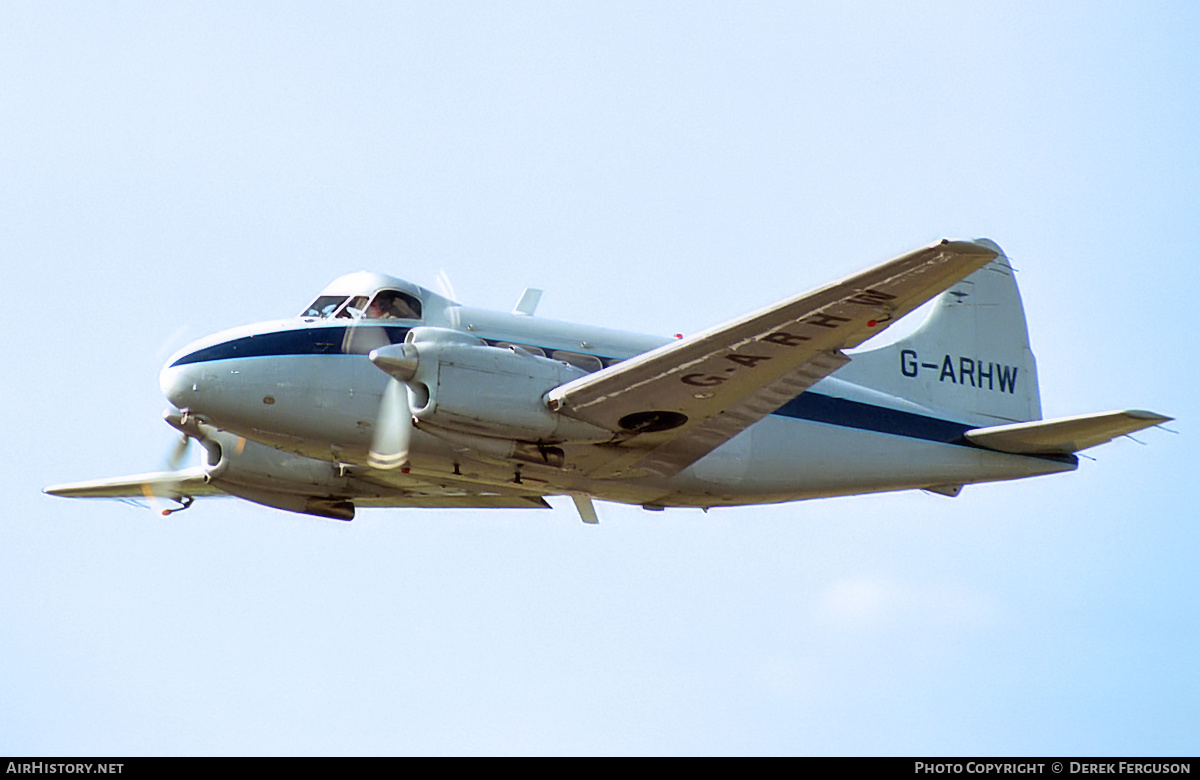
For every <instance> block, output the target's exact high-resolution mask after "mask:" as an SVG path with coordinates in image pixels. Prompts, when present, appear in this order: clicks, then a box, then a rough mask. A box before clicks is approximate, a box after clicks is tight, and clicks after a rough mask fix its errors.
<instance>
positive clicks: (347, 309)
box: [337, 295, 367, 320]
mask: <svg viewBox="0 0 1200 780" xmlns="http://www.w3.org/2000/svg"><path fill="white" fill-rule="evenodd" d="M366 311H367V296H365V295H356V296H354V297H353V298H351V299H350V302H349V303H347V304H346V305H345V306H343V307H342V308H341V311H339V312H338V313H337V316H338V317H342V318H348V319H353V320H357V319H358V318H360V317H362V316H363V314H365V313H366Z"/></svg>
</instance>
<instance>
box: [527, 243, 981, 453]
mask: <svg viewBox="0 0 1200 780" xmlns="http://www.w3.org/2000/svg"><path fill="white" fill-rule="evenodd" d="M997 256H998V252H997V251H996V250H995V249H993V248H991V247H990V246H987V245H985V244H984V243H982V242H980V243H977V242H974V241H949V240H945V241H942V242H940V243H937V244H932V245H930V246H927V247H924V248H923V249H918V250H917V251H915V252H911V253H909V254H907V255H904V256H902V257H898V258H896V259H894V260H890V261H888V262H886V263H882V264H880V265H878V266H875V267H874V268H871V269H869V270H867V271H863V272H862V273H859V274H856V275H854V276H850V277H848V278H846V279H843V280H841V281H839V282H834V283H833V284H830V285H827V286H825V287H822V288H820V289H817V290H814V291H812V292H808V293H804V294H802V295H798V296H796V297H794V298H789V299H788V300H785V301H783V302H782V303H778V304H776V305H774V306H770V307H768V308H766V309H762V310H760V311H757V312H754V313H752V314H749V315H746V316H744V317H741V318H739V319H736V320H733V321H732V322H728V323H725V324H724V325H720V326H718V327H716V328H712V329H710V330H708V331H705V332H703V333H699V334H697V335H695V336H691V337H689V338H686V339H682V340H679V341H675V342H672V343H671V344H667V345H665V346H663V347H660V348H658V349H655V350H651V351H650V352H647V353H645V354H643V355H639V356H637V357H635V358H631V359H629V360H626V361H624V362H622V363H619V364H617V365H615V366H612V367H610V368H607V369H605V370H603V371H599V372H597V373H594V374H589V375H588V376H586V377H581V378H580V379H577V380H575V381H573V382H569V383H567V384H565V385H562V386H561V387H557V388H555V389H554V390H552V391H550V393H549V395H548V401H549V403H550V407H551V408H552V409H556V410H558V411H560V412H562V413H563V414H566V415H569V416H571V417H576V418H578V419H581V420H585V421H587V422H590V423H593V424H595V425H599V426H601V427H603V428H606V429H608V430H610V431H613V432H614V434H616V438H615V439H614V442H613V444H612V445H604V447H606V448H607V449H608V451H609V454H610V457H608V458H607V459H603V458H602V459H600V465H596V463H597V461H596V460H595V459H593V462H592V464H590V465H589V466H588V468H589V469H590V473H591V474H592V475H593V476H618V475H622V474H625V475H629V474H631V473H632V471H635V470H636V471H642V472H651V473H655V474H659V475H662V476H670V475H671V474H674V473H676V472H678V471H680V470H682V469H683V468H686V467H687V466H688V465H690V464H691V463H694V462H695V461H696V460H699V459H700V458H701V457H703V456H704V455H705V454H706V453H708V452H710V451H712V450H713V449H715V448H716V447H718V446H720V445H721V444H722V443H723V442H725V441H727V440H728V439H730V438H732V437H733V436H735V435H736V434H737V433H738V432H739V431H742V430H744V429H745V428H747V427H749V426H750V425H751V424H753V423H754V422H756V421H758V420H759V419H761V418H763V417H765V416H766V415H768V414H770V413H771V412H773V411H775V410H776V409H778V408H779V407H780V406H781V405H782V404H783V403H785V402H786V401H788V400H790V399H791V398H794V397H796V396H797V395H799V394H800V393H801V392H803V391H804V390H805V389H806V388H808V387H810V386H811V385H813V384H815V383H816V382H817V381H818V380H820V379H822V378H823V377H825V376H828V375H829V374H831V373H833V372H834V371H836V370H837V369H838V368H840V367H841V366H842V365H844V364H845V363H846V362H847V361H848V360H849V358H848V357H846V355H844V354H842V350H844V349H849V348H851V347H855V346H857V345H859V344H861V343H862V342H864V341H866V340H867V339H869V338H871V337H872V336H875V335H877V334H879V333H881V332H882V331H883V330H885V329H886V328H887V327H888V326H889V325H890V324H891V323H892V322H894V321H895V320H898V319H899V318H900V317H902V316H903V315H905V314H907V313H908V312H910V311H912V310H913V309H915V308H917V307H918V306H920V305H921V304H922V303H925V302H926V301H928V300H929V299H931V298H933V297H934V296H936V295H938V294H939V293H941V292H943V291H944V290H946V289H947V288H949V287H950V286H951V285H953V284H955V283H956V282H959V281H961V280H962V279H964V278H965V277H967V276H969V275H970V274H971V273H973V272H974V271H976V270H978V269H980V268H982V267H983V266H985V265H987V263H988V262H990V261H991V260H992V259H994V258H995V257H997Z"/></svg>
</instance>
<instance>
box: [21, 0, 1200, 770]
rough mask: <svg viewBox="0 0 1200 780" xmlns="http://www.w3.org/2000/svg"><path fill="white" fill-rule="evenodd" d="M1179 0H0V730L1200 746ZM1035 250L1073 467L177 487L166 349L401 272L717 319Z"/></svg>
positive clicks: (1037, 341) (474, 748) (570, 304)
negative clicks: (152, 494) (778, 480)
mask: <svg viewBox="0 0 1200 780" xmlns="http://www.w3.org/2000/svg"><path fill="white" fill-rule="evenodd" d="M1198 22H1200V19H1198V14H1197V11H1196V10H1195V9H1194V8H1193V7H1192V6H1191V5H1190V4H1185V3H1146V4H1138V5H1137V6H1130V5H1128V4H1122V3H1108V2H1098V3H1089V4H1073V3H1072V4H1053V3H1052V4H1045V3H1018V2H1014V3H1004V4H977V5H975V6H972V5H971V4H962V3H941V2H919V3H911V4H906V5H905V6H903V7H896V6H894V5H893V4H885V3H870V2H859V3H845V2H839V3H791V4H789V3H780V4H777V3H755V4H744V3H736V4H734V3H731V4H714V3H705V4H695V3H652V4H646V3H628V4H621V3H605V4H595V5H590V6H585V5H582V4H568V3H505V4H483V3H465V4H460V3H440V4H436V5H435V4H404V3H356V4H352V5H351V6H350V7H338V8H335V7H333V6H324V5H318V4H301V5H299V6H297V4H285V3H256V4H252V5H250V6H246V5H245V4H221V3H198V4H167V3H136V2H129V3H86V4H85V3H63V4H56V5H50V4H45V3H24V2H10V3H6V4H5V6H4V8H3V10H2V11H0V101H2V104H3V106H4V110H3V111H0V181H2V182H3V184H2V185H0V198H2V202H0V251H2V252H3V257H4V266H5V274H6V283H5V286H4V289H5V291H6V293H7V296H6V297H7V300H8V303H9V308H10V313H12V314H13V315H14V316H13V317H12V319H13V321H14V322H15V323H16V332H17V334H18V338H17V340H16V341H15V342H12V343H10V346H9V350H8V356H7V361H6V365H7V367H8V368H7V370H6V372H5V382H4V395H3V403H2V404H0V415H2V418H0V419H2V420H3V428H2V430H3V432H4V434H5V439H6V441H7V442H8V447H9V458H8V466H7V468H6V469H4V471H3V476H2V477H0V479H2V480H3V489H4V493H5V495H7V496H9V498H10V501H9V507H10V509H9V510H8V511H7V512H5V513H4V519H3V521H2V522H0V555H3V561H4V564H3V566H0V658H2V659H3V660H4V663H3V665H2V667H0V753H4V754H29V755H66V754H295V753H303V754H309V753H312V754H361V753H367V754H393V753H398V754H413V753H416V754H428V753H433V754H444V753H449V754H458V753H551V754H558V753H568V754H570V753H601V754H610V753H652V754H653V753H669V754H670V753H703V754H726V753H733V754H740V753H786V754H978V753H987V754H1050V755H1053V754H1059V755H1067V754H1096V755H1099V754H1135V755H1165V754H1189V755H1194V754H1195V752H1196V747H1197V737H1196V735H1197V734H1200V707H1198V705H1197V702H1198V701H1200V690H1198V688H1197V685H1198V682H1197V676H1196V673H1195V658H1196V657H1198V656H1200V638H1198V635H1197V630H1196V626H1197V625H1198V624H1200V603H1198V597H1197V589H1196V585H1195V583H1196V579H1195V573H1194V562H1195V559H1196V555H1197V553H1198V552H1200V533H1198V531H1197V524H1196V510H1195V508H1194V507H1195V504H1196V499H1197V492H1198V491H1197V487H1196V485H1195V482H1196V480H1195V476H1196V469H1195V466H1194V453H1193V452H1192V450H1191V447H1190V445H1189V441H1190V437H1189V433H1190V428H1191V425H1190V420H1191V419H1195V417H1196V413H1197V411H1198V410H1197V406H1198V405H1197V402H1196V400H1195V398H1196V392H1195V387H1196V381H1197V378H1198V377H1197V369H1196V365H1197V362H1196V360H1197V355H1196V348H1195V346H1194V339H1192V338H1190V337H1189V336H1187V333H1188V332H1189V331H1190V327H1191V324H1192V323H1191V319H1192V310H1193V308H1194V306H1193V305H1192V302H1191V301H1190V295H1191V293H1192V291H1193V290H1196V289H1200V274H1198V272H1197V262H1196V256H1195V253H1196V247H1197V246H1198V245H1200V240H1198V239H1200V226H1198V223H1200V220H1197V216H1198V209H1197V204H1198V203H1200V198H1198V194H1200V193H1198V192H1197V181H1198V176H1197V174H1198V172H1200V171H1198V168H1200V165H1198V163H1200V152H1198V151H1197V145H1196V130H1197V127H1200V100H1198V94H1197V88H1196V84H1197V83H1198V79H1197V77H1198V76H1200V73H1198V67H1197V59H1196V55H1195V46H1194V41H1195V39H1196V37H1197V34H1198V33H1200V24H1198ZM943 236H951V237H975V236H988V237H990V238H993V239H995V240H996V241H998V242H999V243H1000V244H1001V246H1003V247H1004V248H1005V250H1006V251H1007V253H1008V255H1009V256H1010V257H1011V258H1012V262H1013V264H1014V266H1015V267H1016V268H1017V269H1018V270H1019V271H1020V275H1019V280H1020V284H1021V286H1022V291H1023V294H1024V299H1025V305H1026V309H1027V314H1028V319H1029V324H1030V330H1031V335H1032V339H1033V345H1034V349H1035V352H1036V354H1037V358H1038V361H1039V369H1040V377H1041V389H1042V399H1043V408H1044V412H1045V413H1046V414H1047V416H1057V415H1067V414H1076V413H1084V412H1089V411H1100V410H1106V409H1115V408H1145V409H1151V410H1154V411H1158V412H1162V413H1164V414H1169V415H1173V416H1175V417H1178V418H1179V420H1178V421H1177V422H1176V423H1173V424H1172V425H1171V427H1172V428H1173V429H1174V430H1177V431H1179V433H1180V435H1171V434H1170V433H1166V432H1162V431H1150V432H1147V433H1145V434H1144V435H1140V436H1139V437H1138V438H1139V439H1141V440H1142V441H1144V442H1145V444H1146V446H1139V445H1138V444H1137V443H1134V442H1132V441H1129V440H1121V441H1118V442H1114V443H1112V444H1109V445H1106V446H1104V447H1102V448H1099V449H1097V450H1093V451H1092V453H1091V454H1092V455H1094V457H1095V458H1096V460H1095V462H1091V461H1084V463H1083V464H1082V466H1081V468H1080V470H1079V471H1078V472H1076V473H1074V474H1069V475H1062V476H1056V477H1048V478H1042V479H1037V480H1030V481H1026V482H1021V483H1009V484H998V485H984V486H973V487H968V488H967V489H966V490H964V491H963V493H962V495H961V496H960V497H958V498H956V499H946V498H943V497H940V496H931V495H926V494H923V493H905V494H894V495H884V496H871V497H859V498H848V499H837V500H827V501H814V502H805V503H797V504H789V505H782V506H776V507H766V508H745V509H735V510H728V511H713V512H711V513H709V514H702V513H700V512H690V511H668V512H666V513H661V514H659V513H653V514H652V513H646V512H643V511H642V510H641V509H637V508H631V507H622V506H617V505H608V504H604V505H601V506H600V512H601V516H602V520H603V522H602V523H601V524H600V525H599V526H598V527H586V526H584V525H583V524H582V523H580V522H579V521H578V519H577V517H576V516H575V514H574V512H573V510H572V509H571V506H570V503H569V502H566V503H565V504H564V502H562V501H556V502H555V503H556V505H557V506H558V507H559V509H558V510H557V511H554V512H516V511H514V512H494V513H488V512H427V511H368V512H362V513H360V517H359V519H357V520H355V521H354V522H353V523H350V524H340V523H334V522H329V521H322V520H317V519H314V518H307V517H301V516H297V515H290V514H287V513H283V512H278V511H275V510H271V509H267V508H264V507H258V506H254V505H249V504H244V503H241V502H236V501H232V500H229V501H216V500H214V501H207V502H202V503H199V504H197V506H195V507H194V508H193V509H191V510H190V511H189V512H187V513H185V514H183V515H177V516H175V517H172V518H170V519H167V520H163V519H161V518H159V517H157V516H156V515H154V514H153V513H152V512H149V511H146V510H143V509H138V508H134V507H129V506H126V505H124V504H121V503H117V502H85V501H67V500H64V499H55V498H51V497H48V496H44V495H42V494H41V493H40V489H41V488H42V487H44V486H45V485H48V484H52V483H58V482H65V481H73V480H77V479H87V478H92V477H101V476H112V475H119V474H126V473H136V472H140V471H145V470H151V469H155V468H159V467H161V466H162V464H163V463H164V461H165V460H166V458H167V453H168V451H169V450H170V447H171V445H172V442H173V437H172V431H171V429H169V428H168V427H167V426H166V425H165V424H164V423H163V422H162V421H161V418H160V414H161V411H162V409H163V408H164V406H165V401H164V400H163V399H162V397H161V396H160V395H159V391H158V387H157V374H158V370H159V368H160V367H161V365H162V363H163V361H164V360H165V359H166V357H167V356H168V355H169V354H170V353H171V352H172V351H174V350H175V349H177V348H178V347H180V346H182V345H183V344H185V343H187V342H188V341H190V340H192V339H194V338H197V337H200V336H203V335H205V334H207V333H210V332H213V331H216V330H219V329H223V328H226V327H231V326H234V325H238V324H243V323H247V322H253V321H257V320H263V319H270V318H275V317H279V316H288V315H291V314H293V313H295V312H297V311H299V310H300V308H301V307H302V306H304V305H305V304H307V303H308V301H309V300H310V299H311V298H312V297H313V296H314V295H315V293H316V292H317V290H319V289H320V288H321V287H322V286H323V285H324V284H326V283H327V282H328V281H329V280H330V279H332V278H334V277H336V276H339V275H341V274H343V273H347V272H351V271H356V270H360V269H371V270H379V271H382V272H385V273H390V274H393V275H396V276H401V277H404V278H408V279H411V280H412V281H414V282H416V283H418V284H423V285H426V286H434V284H435V280H436V277H437V275H438V273H439V271H442V270H444V271H445V273H446V274H447V275H448V276H449V277H450V279H451V280H452V281H453V285H454V288H455V291H456V293H457V295H458V297H459V298H460V299H462V300H463V301H464V302H467V303H471V304H475V305H482V306H491V307H496V308H503V309H508V308H510V307H511V306H512V305H513V303H514V302H515V301H516V300H517V298H518V296H519V295H520V293H521V291H522V289H524V288H525V287H526V286H534V287H541V288H544V289H545V290H546V291H547V292H546V294H545V296H544V297H543V299H542V303H541V306H540V308H539V314H540V315H543V316H547V317H554V318H559V319H569V320H577V321H582V322H588V323H593V324H603V325H613V326H617V327H623V328H627V329H629V330H635V331H640V332H646V333H655V334H665V335H669V334H672V333H676V332H693V331H696V330H699V329H702V328H705V327H708V326H710V325H713V324H715V323H718V322H721V321H723V320H725V319H728V318H730V317H733V316H735V315H738V314H741V313H743V312H745V311H748V310H751V309H753V308H757V307H759V306H762V305H765V304H767V303H770V302H772V301H774V300H776V299H779V298H781V297H783V296H785V295H790V294H793V293H795V292H799V291H802V290H805V289H807V288H810V287H814V286H816V285H819V284H823V283H825V282H827V281H830V280H832V279H835V278H838V277H840V276H843V275H845V274H847V273H850V272H852V271H855V270H858V269H861V268H863V267H866V266H868V265H870V264H872V263H875V262H878V261H881V260H884V259H887V258H889V257H891V256H894V255H896V254H898V253H901V252H904V251H907V250H909V249H912V248H915V247H917V246H920V245H922V244H925V243H927V242H929V241H932V240H935V239H938V238H941V237H943Z"/></svg>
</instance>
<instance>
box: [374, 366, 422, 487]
mask: <svg viewBox="0 0 1200 780" xmlns="http://www.w3.org/2000/svg"><path fill="white" fill-rule="evenodd" d="M411 438H412V412H411V411H410V410H409V407H408V388H407V387H405V386H404V385H403V384H402V383H401V382H400V380H398V379H395V378H389V379H388V383H387V387H386V388H385V389H384V391H383V397H382V399H381V400H380V402H379V415H378V416H377V417H376V418H375V435H374V438H373V439H372V441H371V449H370V452H368V454H367V463H368V464H370V465H371V467H373V468H377V469H395V468H399V467H401V466H403V465H404V464H405V463H406V462H407V461H408V442H409V439H411Z"/></svg>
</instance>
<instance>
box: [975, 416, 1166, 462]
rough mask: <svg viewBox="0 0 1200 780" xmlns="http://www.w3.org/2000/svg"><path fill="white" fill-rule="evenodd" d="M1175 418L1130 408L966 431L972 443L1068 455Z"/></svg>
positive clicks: (1024, 452)
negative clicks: (1120, 410)
mask: <svg viewBox="0 0 1200 780" xmlns="http://www.w3.org/2000/svg"><path fill="white" fill-rule="evenodd" d="M1171 419H1173V418H1171V417H1164V416H1163V415H1161V414H1155V413H1154V412H1144V411H1141V410H1138V409H1129V410H1126V411H1123V412H1101V413H1099V414H1084V415H1080V416H1078V417H1059V418H1058V419H1055V420H1034V421H1033V422H1023V423H1015V424H1013V425H996V426H993V427H990V428H976V429H974V430H970V431H967V432H966V437H967V439H968V440H969V441H971V442H972V443H973V444H978V445H979V446H981V447H987V448H988V449H990V450H999V451H1000V452H1011V453H1014V454H1016V455H1067V454H1070V453H1072V452H1079V451H1080V450H1086V449H1087V448H1088V447H1095V446H1096V445H1097V444H1104V443H1105V442H1108V441H1112V440H1113V439H1115V438H1117V437H1118V436H1124V435H1126V434H1129V433H1133V432H1134V431H1140V430H1142V429H1143V428H1149V427H1151V426H1154V425H1161V424H1162V423H1165V422H1168V421H1169V420H1171Z"/></svg>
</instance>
